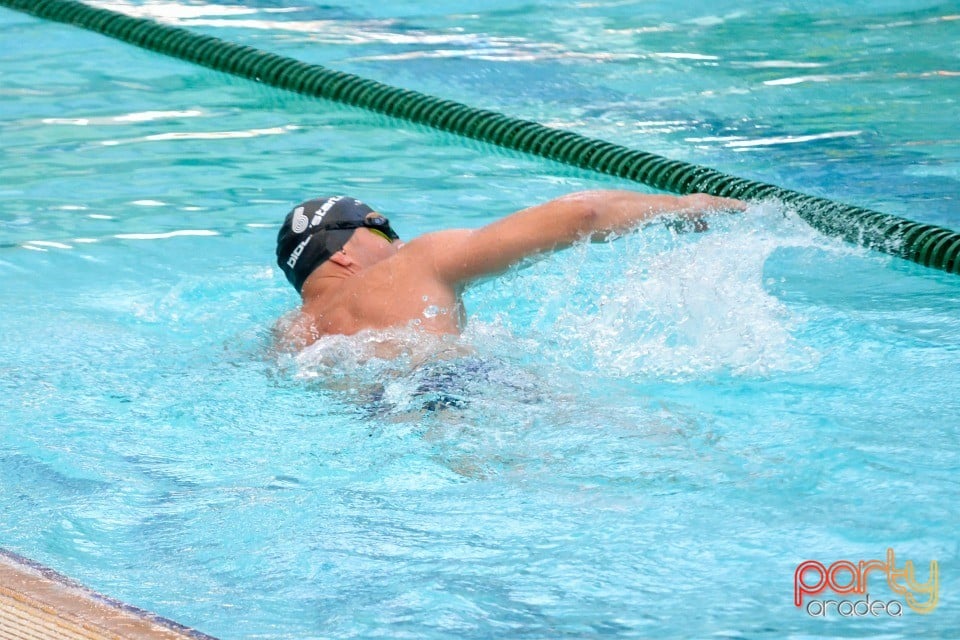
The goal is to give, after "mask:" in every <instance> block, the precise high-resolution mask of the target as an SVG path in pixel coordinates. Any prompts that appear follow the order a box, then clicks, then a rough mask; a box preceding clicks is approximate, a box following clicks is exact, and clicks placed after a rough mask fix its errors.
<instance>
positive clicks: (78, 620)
mask: <svg viewBox="0 0 960 640" xmlns="http://www.w3.org/2000/svg"><path fill="white" fill-rule="evenodd" d="M8 638H9V639H10V640H14V639H15V640H21V639H22V640H40V639H53V638H56V639H58V640H59V639H60V638H64V639H70V640H73V639H75V638H76V639H83V640H101V639H107V638H109V639H110V640H119V639H122V640H141V639H142V640H216V639H215V638H213V637H212V636H208V635H206V634H204V633H201V632H199V631H196V630H194V629H190V628H189V627H185V626H183V625H181V624H178V623H176V622H173V621H172V620H167V619H166V618H163V617H161V616H158V615H155V614H152V613H149V612H147V611H144V610H142V609H138V608H137V607H133V606H130V605H127V604H124V603H122V602H119V601H117V600H114V599H112V598H109V597H107V596H104V595H101V594H99V593H96V592H94V591H91V590H90V589H87V588H86V587H84V586H82V585H81V584H79V583H77V582H75V581H74V580H71V579H70V578H67V577H66V576H63V575H61V574H59V573H57V572H56V571H54V570H53V569H50V568H48V567H45V566H43V565H41V564H39V563H36V562H34V561H32V560H29V559H27V558H24V557H22V556H19V555H17V554H15V553H11V552H9V551H6V550H4V549H0V639H2V640H7V639H8Z"/></svg>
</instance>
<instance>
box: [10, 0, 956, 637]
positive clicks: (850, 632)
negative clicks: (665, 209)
mask: <svg viewBox="0 0 960 640" xmlns="http://www.w3.org/2000/svg"><path fill="white" fill-rule="evenodd" d="M676 4H677V3H661V2H609V3H581V4H579V5H576V6H567V4H566V3H551V2H531V3H520V2H516V1H515V0H498V1H497V2H491V3H485V4H484V6H483V8H482V9H477V8H476V7H468V6H465V5H460V4H457V3H452V2H447V3H431V5H430V7H427V8H424V7H423V6H421V3H413V2H399V3H390V4H389V6H384V5H383V3H376V4H375V3H372V2H360V3H349V4H348V3H342V4H336V3H320V2H298V3H296V4H294V3H281V2H266V1H263V2H250V1H248V2H245V3H244V4H243V5H239V4H230V5H215V4H207V3H195V2H191V3H175V2H165V3H154V2H136V3H111V4H110V5H109V6H112V7H121V8H124V9H125V10H128V11H134V12H137V13H140V14H142V15H148V16H150V17H153V18H156V19H160V20H164V21H167V22H171V23H175V24H181V25H184V26H187V27H189V28H191V29H196V30H198V31H202V32H207V33H213V34H216V35H218V36H221V37H224V38H226V39H229V40H233V41H238V42H244V43H248V44H253V45H255V46H258V47H261V48H264V49H269V50H272V51H278V52H282V53H285V54H288V55H294V56H296V57H298V58H301V59H304V60H307V61H310V62H318V63H323V64H327V65H329V66H331V67H335V68H338V69H343V70H347V71H351V72H355V73H359V74H361V75H365V76H368V77H373V78H376V79H379V80H383V81H387V82H390V83H393V84H398V85H402V86H406V87H410V88H414V89H418V90H421V91H425V92H428V93H433V94H437V95H441V96H444V97H450V98H454V99H458V100H460V101H463V102H466V103H470V104H474V105H477V106H481V107H486V108H495V109H498V110H501V111H504V112H506V113H510V114H512V115H517V116H520V117H525V118H529V119H536V120H539V121H541V122H545V123H547V124H551V125H556V126H562V127H565V128H571V129H575V130H577V131H579V132H582V133H586V134H588V135H591V136H595V137H601V138H608V139H612V140H615V141H617V142H621V143H623V144H627V145H629V146H634V147H638V148H643V149H647V150H651V151H655V152H658V153H662V154H664V155H668V156H671V157H676V158H681V159H686V160H691V161H695V162H700V163H703V164H708V165H711V166H714V167H717V168H719V169H721V170H724V171H728V172H730V173H736V174H740V175H745V176H749V177H753V178H759V179H762V180H765V181H768V182H776V183H780V184H783V185H784V186H787V187H791V188H795V189H798V190H801V191H806V192H810V193H815V194H817V195H824V196H827V197H831V198H834V199H839V200H844V201H849V202H852V203H855V204H860V205H864V206H869V207H872V208H875V209H879V210H883V211H888V212H890V213H894V214H898V215H902V216H905V217H909V218H912V219H917V220H923V221H929V222H934V223H937V224H941V225H945V226H949V227H952V228H955V229H956V228H960V214H958V211H957V204H956V203H957V194H958V179H960V152H958V150H960V140H958V138H957V130H956V114H957V102H956V96H957V95H958V84H960V77H958V73H960V60H958V55H957V51H956V46H955V43H956V32H957V25H958V24H960V8H958V7H957V6H956V5H955V4H951V3H942V2H940V3H937V2H930V3H917V2H909V3H908V2H904V1H897V2H880V3H877V2H870V3H867V2H856V3H843V4H841V3H828V2H819V3H810V2H807V3H792V2H781V3H771V4H768V5H766V6H763V7H756V8H754V7H745V6H741V5H740V4H739V3H738V4H734V3H724V2H711V3H703V2H690V3H683V5H682V6H679V7H678V6H675V5H676ZM0 78H2V80H0V140H2V145H0V157H2V164H0V201H2V203H3V208H2V211H0V272H2V278H3V287H2V288H0V296H2V305H0V335H2V336H3V340H2V341H0V368H2V376H0V385H2V386H0V388H2V392H0V416H2V424H0V429H2V431H0V433H2V436H0V546H3V547H6V548H9V549H11V550H13V551H16V552H18V553H21V554H24V555H27V556H29V557H32V558H34V559H36V560H39V561H41V562H44V563H46V564H48V565H50V566H52V567H54V568H55V569H57V570H59V571H61V572H63V573H66V574H68V575H70V576H72V577H75V578H77V579H79V580H81V581H83V582H84V583H86V584H88V585H90V586H91V587H93V588H96V589H98V590H101V591H103V592H105V593H107V594H109V595H111V596H114V597H117V598H121V599H123V600H126V601H129V602H131V603H133V604H135V605H137V606H140V607H144V608H147V609H150V610H154V611H157V612H158V613H160V614H162V615H165V616H168V617H171V618H174V619H176V620H178V621H181V622H183V623H185V624H189V625H192V626H195V627H197V628H199V629H200V630H202V631H204V632H207V633H210V634H212V635H216V636H221V637H223V638H332V637H336V638H340V637H378V636H386V637H413V638H428V637H437V638H440V637H457V638H489V637H531V638H556V637H561V636H567V637H599V636H614V637H663V638H686V637H721V638H727V637H729V638H760V637H769V638H781V637H795V638H803V637H871V636H879V635H883V636H884V637H890V638H899V637H903V638H907V637H910V638H914V637H949V636H951V635H955V634H956V630H957V629H958V628H960V607H958V606H957V604H956V603H957V594H960V578H958V568H960V562H958V556H960V538H958V534H957V521H958V511H960V483H958V481H957V479H956V478H957V473H958V471H960V462H958V453H960V436H958V427H960V425H958V416H960V367H958V365H957V357H958V353H960V314H958V311H960V280H958V279H957V278H956V277H955V276H949V275H947V274H943V273H940V272H935V271H930V270H927V269H924V268H922V267H919V266H917V265H913V264H908V263H905V262H902V261H899V260H896V259H894V258H890V257H888V256H883V255H878V254H875V253H870V252H867V251H864V250H862V249H859V248H856V247H852V246H849V245H845V244H841V243H838V242H835V241H833V240H830V239H826V238H824V237H823V236H821V235H819V234H817V233H816V232H814V231H813V230H811V229H810V228H808V227H806V226H805V225H804V224H803V223H802V222H800V221H799V220H798V219H797V218H796V217H795V216H794V215H793V214H792V213H791V212H789V211H783V210H782V209H780V208H778V207H777V206H776V204H775V203H768V204H765V205H763V206H758V207H754V208H753V209H751V211H749V212H748V213H747V214H745V215H743V216H740V217H738V218H725V219H723V220H718V221H717V222H716V223H715V224H714V227H713V229H712V230H711V231H710V232H709V233H707V234H700V235H687V236H679V237H678V236H673V235H671V234H670V233H669V232H668V231H667V230H665V229H663V230H661V229H654V228H651V229H649V230H647V231H645V232H643V233H640V234H636V235H631V236H627V237H624V238H622V239H620V241H618V242H616V243H614V244H610V245H594V246H583V247H575V248H573V249H571V250H570V251H568V252H566V253H564V254H561V255H558V256H555V257H554V258H552V259H549V260H543V261H540V262H538V263H536V264H534V265H531V266H530V267H529V268H527V269H525V270H522V271H519V272H516V273H511V274H508V276H507V277H505V278H503V279H500V280H498V281H495V282H488V283H484V284H482V285H480V286H478V287H476V288H474V289H473V290H472V291H471V292H470V293H469V295H468V299H467V303H468V307H469V310H470V314H471V321H470V324H469V326H468V330H467V332H466V334H465V335H464V337H463V338H462V341H461V343H462V345H458V346H465V347H467V348H469V349H470V350H472V352H473V354H474V357H473V359H472V361H473V362H476V361H478V360H479V361H481V362H483V363H484V364H483V366H480V367H476V366H467V365H468V363H466V362H464V363H462V365H463V368H462V370H461V371H460V372H459V375H458V376H447V373H448V371H446V370H445V369H443V368H442V367H441V366H439V365H435V364H428V365H425V366H419V367H417V366H414V365H412V364H411V363H410V362H409V361H408V359H405V358H400V359H398V360H397V361H391V362H384V361H380V360H376V359H373V360H371V359H368V358H365V357H364V354H365V352H366V349H367V348H368V345H367V343H366V341H365V340H364V339H363V338H360V339H350V340H346V339H342V340H337V339H333V340H327V341H324V342H322V343H321V344H319V345H318V346H317V347H316V348H313V349H311V350H308V351H307V352H304V353H303V354H301V355H299V356H298V357H296V358H293V357H288V356H276V355H275V354H273V353H272V352H271V350H270V327H271V325H272V323H273V322H274V320H275V319H276V318H277V317H278V316H280V315H282V314H283V313H285V312H286V311H288V310H290V309H291V308H293V307H294V305H295V302H296V300H295V296H294V293H293V291H292V289H290V287H289V286H288V285H287V284H286V281H285V280H284V279H283V277H282V275H281V274H280V272H279V270H278V269H276V267H275V266H274V265H273V258H272V256H273V242H274V239H275V235H276V226H277V224H278V222H279V221H280V219H281V218H282V216H283V214H285V213H286V211H287V210H288V209H289V207H290V206H291V205H292V204H293V203H295V202H296V201H299V200H301V199H303V198H304V197H307V196H309V195H313V194H317V193H329V192H347V193H351V194H354V195H357V196H358V197H361V198H363V199H364V200H366V201H369V202H371V203H373V204H375V205H376V206H378V207H379V208H380V209H382V210H383V211H385V212H386V213H388V214H389V215H390V216H391V219H392V221H393V222H394V225H395V226H396V227H397V228H398V230H399V231H400V233H401V234H402V235H405V236H411V235H415V234H418V233H421V232H425V231H429V230H433V229H438V228H442V227H448V226H452V225H463V226H471V227H473V226H478V225H481V224H484V223H485V222H488V221H490V220H493V219H495V218H496V217H497V216H499V215H502V214H505V213H508V212H510V211H513V210H515V209H517V208H520V207H522V206H526V205H528V204H532V203H534V202H537V201H540V200H543V199H547V198H550V197H554V196H558V195H561V194H563V193H566V192H568V191H572V190H577V189H584V188H597V187H617V188H620V187H631V185H627V184H625V183H622V182H619V181H616V180H613V179H611V178H607V177H603V176H597V175H593V174H590V173H587V172H582V171H577V170H573V169H569V168H565V167H562V166H559V165H555V164H551V163H547V162H543V161H538V160H532V159H529V158H525V157H522V156H519V155H516V154H512V153H507V152H504V151H499V150H496V149H492V148H489V147H486V146H483V145H480V144H478V143H473V142H464V141H460V140H457V139H455V138H453V137H451V136H448V135H445V134H440V133H436V132H432V131H428V130H423V129H420V128H415V127H411V126H408V125H404V124H401V123H398V122H395V121H392V120H389V119H387V118H384V117H380V116H375V115H370V114H366V113H363V112H359V111H355V110H351V109H346V108H342V107H338V106H334V105H329V104H324V103H318V102H315V101H311V100H307V99H305V98H301V97H297V96H292V95H287V94H283V93H280V92H277V91H275V90H272V89H268V88H264V87H261V86H258V85H255V84H251V83H249V82H245V81H241V80H238V79H233V78H230V77H226V76H223V75H221V74H217V73H214V72H211V71H207V70H205V69H200V68H197V67H193V66H190V65H187V64H185V63H181V62H178V61H174V60H170V59H167V58H163V57H161V56H158V55H155V54H150V53H147V52H143V51H140V50H137V49H134V48H131V47H129V46H127V45H123V44H120V43H117V42H114V41H111V40H108V39H105V38H102V37H100V36H97V35H95V34H91V33H87V32H84V31H81V30H78V29H75V28H70V27H66V26H63V25H58V24H51V23H45V22H42V21H38V20H35V19H32V18H29V17H26V16H22V15H19V14H16V13H12V12H9V11H6V10H0ZM331 362H333V363H335V364H334V365H331ZM445 376H446V377H452V378H455V379H454V380H453V381H452V382H450V383H448V384H447V386H446V387H445V388H444V393H445V394H447V395H454V396H456V397H457V398H458V399H462V400H464V401H463V402H458V403H457V404H460V405H461V406H459V407H454V408H450V409H446V410H440V411H427V410H425V409H424V406H425V405H426V404H427V403H429V402H431V401H435V400H437V399H438V398H437V397H436V396H437V394H436V393H435V392H433V391H431V390H427V391H425V390H424V387H425V385H426V383H427V382H428V381H431V380H434V381H435V380H437V379H444V377H445ZM431 394H433V395H431ZM888 548H893V549H894V550H895V551H896V553H897V558H898V562H899V564H900V565H901V566H902V564H903V561H904V560H907V559H909V560H912V561H913V562H915V563H916V568H917V578H918V579H919V580H925V579H926V578H927V577H928V563H929V562H930V561H931V560H936V561H937V562H938V566H939V579H940V582H939V590H938V593H939V605H938V606H937V608H936V609H935V610H934V611H933V612H932V613H930V614H928V615H919V614H917V613H915V612H914V611H912V610H910V609H909V608H906V609H905V611H904V613H903V615H902V616H901V617H890V616H878V617H872V616H864V617H844V616H841V615H839V614H838V613H837V612H836V611H834V612H832V613H831V614H829V615H828V616H827V617H826V619H823V618H820V617H812V616H810V615H808V614H807V612H806V611H805V610H804V609H801V608H797V607H795V606H794V603H793V597H794V571H795V569H796V567H797V565H798V564H800V563H801V562H803V561H805V560H808V559H814V560H820V561H822V562H824V563H825V564H830V563H832V562H834V561H837V560H851V561H853V562H856V561H858V560H861V559H864V560H869V559H883V558H885V553H886V550H887V549H888ZM870 587H871V588H870V594H871V597H872V598H873V599H881V600H884V601H889V600H891V599H897V598H898V596H897V595H896V594H895V593H893V592H892V591H891V590H890V589H889V587H887V585H885V584H884V583H883V580H882V579H879V576H877V575H876V574H875V575H873V576H871V582H870ZM832 597H834V598H836V599H843V596H836V595H833V596H832ZM847 599H849V600H854V599H855V598H853V597H847ZM900 600H901V601H902V600H903V598H900ZM921 600H923V598H921Z"/></svg>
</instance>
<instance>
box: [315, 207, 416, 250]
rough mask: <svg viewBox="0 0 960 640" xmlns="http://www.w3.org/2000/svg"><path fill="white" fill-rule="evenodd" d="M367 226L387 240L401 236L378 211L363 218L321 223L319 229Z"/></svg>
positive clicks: (333, 229)
mask: <svg viewBox="0 0 960 640" xmlns="http://www.w3.org/2000/svg"><path fill="white" fill-rule="evenodd" d="M361 227H365V228H367V229H370V230H371V231H373V232H374V233H376V234H377V235H380V236H383V238H384V239H385V240H386V241H387V242H391V243H392V242H393V241H394V240H399V239H400V236H398V235H397V232H396V231H394V230H393V227H391V226H390V221H389V220H387V218H386V217H385V216H382V215H380V214H379V213H376V212H371V213H368V214H367V215H366V216H365V217H364V218H363V220H343V221H341V222H331V223H330V224H325V225H321V226H320V228H319V229H318V231H339V230H348V229H359V228H361Z"/></svg>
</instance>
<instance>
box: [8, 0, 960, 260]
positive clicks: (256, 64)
mask: <svg viewBox="0 0 960 640" xmlns="http://www.w3.org/2000/svg"><path fill="white" fill-rule="evenodd" d="M0 6H6V7H9V8H11V9H15V10H18V11H22V12H24V13H29V14H32V15H34V16H37V17H39V18H44V19H47V20H53V21H56V22H63V23H66V24H72V25H76V26H79V27H83V28H85V29H89V30H91V31H96V32H98V33H101V34H103V35H106V36H110V37H112V38H116V39H118V40H122V41H124V42H127V43H130V44H133V45H136V46H138V47H142V48H144V49H149V50H151V51H156V52H158V53H162V54H165V55H168V56H173V57H176V58H180V59H182V60H186V61H188V62H193V63H196V64H199V65H203V66H205V67H209V68H211V69H215V70H217V71H222V72H225V73H229V74H233V75H236V76H240V77H243V78H248V79H250V80H254V81H256V82H262V83H264V84H268V85H271V86H274V87H278V88H280V89H286V90H288V91H295V92H297V93H300V94H304V95H308V96H312V97H316V98H323V99H326V100H333V101H336V102H340V103H343V104H348V105H352V106H355V107H359V108H362V109H367V110H369V111H375V112H378V113H382V114H385V115H388V116H392V117H395V118H400V119H403V120H407V121H410V122H415V123H418V124H423V125H427V126H429V127H433V128H435V129H439V130H442V131H447V132H450V133H454V134H457V135H461V136H465V137H469V138H473V139H476V140H480V141H482V142H486V143H490V144H494V145H498V146H501V147H505V148H508V149H513V150H515V151H521V152H525V153H530V154H533V155H537V156H541V157H543V158H547V159H550V160H555V161H558V162H562V163H565V164H569V165H573V166H576V167H581V168H584V169H590V170H593V171H597V172H599V173H604V174H608V175H612V176H616V177H619V178H625V179H628V180H632V181H635V182H639V183H642V184H645V185H648V186H650V187H653V188H655V189H658V190H660V191H668V192H672V193H677V194H688V193H695V192H703V193H709V194H711V195H715V196H723V197H731V198H741V199H744V200H765V199H775V200H779V201H781V202H783V203H784V204H786V205H788V206H789V207H791V208H793V209H794V210H795V211H796V212H797V214H798V215H799V216H800V217H801V218H802V219H803V220H805V221H806V222H807V223H808V224H810V225H811V226H813V227H814V228H815V229H817V230H819V231H820V232H822V233H824V234H826V235H829V236H836V237H840V238H843V239H845V240H847V241H849V242H853V243H855V244H859V245H861V246H864V247H869V248H871V249H876V250H879V251H883V252H885V253H889V254H892V255H895V256H899V257H901V258H905V259H907V260H911V261H913V262H917V263H919V264H922V265H924V266H927V267H933V268H935V269H941V270H943V271H946V272H948V273H958V274H960V234H958V233H956V232H955V231H952V230H951V229H947V228H944V227H939V226H936V225H931V224H921V223H919V222H914V221H911V220H907V219H905V218H901V217H898V216H895V215H891V214H888V213H881V212H879V211H873V210H871V209H866V208H863V207H857V206H853V205H849V204H844V203H840V202H835V201H832V200H828V199H826V198H820V197H817V196H811V195H806V194H803V193H800V192H797V191H792V190H790V189H785V188H782V187H778V186H776V185H771V184H766V183H763V182H757V181H754V180H748V179H745V178H738V177H736V176H732V175H728V174H725V173H722V172H720V171H716V170H714V169H711V168H709V167H704V166H700V165H696V164H690V163H687V162H682V161H679V160H670V159H669V158H665V157H663V156H659V155H656V154H652V153H647V152H644V151H637V150H634V149H629V148H627V147H623V146H621V145H617V144H614V143H612V142H607V141H604V140H597V139H593V138H588V137H585V136H582V135H580V134H577V133H574V132H572V131H564V130H561V129H553V128H550V127H546V126H544V125H542V124H539V123H537V122H532V121H529V120H522V119H519V118H512V117H510V116H507V115H504V114H501V113H497V112H495V111H488V110H484V109H476V108H473V107H471V106H468V105H465V104H462V103H459V102H455V101H453V100H444V99H442V98H438V97H436V96H431V95H427V94H424V93H420V92H417V91H412V90H409V89H401V88H399V87H393V86H390V85H386V84H383V83H380V82H377V81H375V80H370V79H367V78H362V77H360V76H356V75H353V74H350V73H344V72H341V71H333V70H331V69H328V68H326V67H323V66H321V65H316V64H308V63H305V62H301V61H299V60H296V59H295V58H289V57H286V56H282V55H278V54H275V53H269V52H266V51H261V50H259V49H256V48H254V47H250V46H246V45H239V44H235V43H231V42H227V41H225V40H221V39H220V38H217V37H214V36H209V35H202V34H197V33H193V32H191V31H188V30H186V29H182V28H179V27H171V26H167V25H162V24H159V23H157V22H153V21H152V20H148V19H144V18H135V17H132V16H128V15H125V14H122V13H118V12H115V11H111V10H109V9H101V8H98V7H93V6H89V5H86V4H83V3H82V2H77V1H76V0H0Z"/></svg>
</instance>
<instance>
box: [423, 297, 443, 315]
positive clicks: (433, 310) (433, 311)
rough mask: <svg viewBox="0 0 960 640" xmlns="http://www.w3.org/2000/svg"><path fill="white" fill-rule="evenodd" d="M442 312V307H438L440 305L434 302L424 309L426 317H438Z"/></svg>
mask: <svg viewBox="0 0 960 640" xmlns="http://www.w3.org/2000/svg"><path fill="white" fill-rule="evenodd" d="M424 297H426V296H424ZM440 312H441V309H440V307H438V306H437V305H435V304H432V305H430V306H429V307H427V308H426V309H424V310H423V317H424V318H436V317H437V316H438V315H440Z"/></svg>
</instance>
